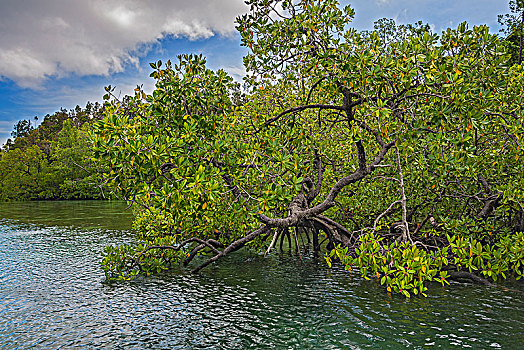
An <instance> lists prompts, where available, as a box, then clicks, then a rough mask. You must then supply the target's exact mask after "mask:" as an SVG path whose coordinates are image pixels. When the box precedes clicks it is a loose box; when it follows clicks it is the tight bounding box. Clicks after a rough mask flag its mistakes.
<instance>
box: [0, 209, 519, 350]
mask: <svg viewBox="0 0 524 350" xmlns="http://www.w3.org/2000/svg"><path fill="white" fill-rule="evenodd" d="M45 203H49V206H48V204H45ZM45 203H39V204H33V203H27V204H28V206H25V207H24V206H19V207H17V208H18V209H16V210H14V211H9V210H8V209H6V208H1V209H0V215H1V216H3V217H4V220H3V221H2V222H0V349H15V348H21V349H26V348H37V349H58V348H67V349H69V348H82V349H84V348H114V349H217V348H218V349H242V348H253V347H254V348H275V349H282V348H293V349H358V348H406V347H409V348H431V347H441V348H462V347H472V348H475V349H478V348H508V349H514V348H520V347H521V345H522V344H521V343H522V331H523V329H524V297H523V295H522V294H521V293H515V292H512V291H507V290H504V289H503V288H499V287H488V288H486V287H476V286H472V285H466V284H453V285H452V286H449V287H446V288H442V287H439V286H438V285H435V286H432V287H431V289H430V291H429V293H428V297H427V298H412V299H405V298H403V297H400V296H391V295H388V294H387V293H385V292H384V290H383V288H381V287H379V286H378V285H377V283H376V281H374V280H370V281H366V280H363V279H362V278H360V277H359V276H358V275H357V274H355V273H352V274H348V273H347V272H345V271H344V270H343V269H341V268H333V269H328V268H326V266H325V264H324V263H323V262H322V261H319V260H315V259H313V258H311V257H306V258H305V260H304V262H303V263H302V262H301V261H300V259H298V258H297V257H295V256H292V255H289V254H278V253H276V254H272V255H271V256H269V257H267V258H263V257H262V256H259V255H255V254H250V253H247V252H238V253H236V254H233V255H231V256H229V257H227V258H225V259H224V260H223V261H221V263H220V264H217V265H214V266H211V267H210V268H209V269H207V270H204V271H203V272H202V273H201V274H199V275H191V274H188V273H187V271H184V270H183V269H175V270H174V271H172V272H169V273H166V274H163V275H160V276H155V277H148V278H141V279H139V280H136V281H133V282H130V283H106V282H104V277H103V273H102V271H101V270H100V268H99V265H98V262H99V259H100V252H101V251H102V249H103V247H104V246H105V245H107V244H117V243H122V242H125V241H129V240H130V239H131V237H132V236H131V235H130V234H129V232H128V231H127V229H128V228H129V222H130V220H129V222H126V223H125V225H123V226H120V230H118V228H119V227H118V222H117V218H120V219H122V222H123V221H125V220H124V217H125V215H129V214H128V212H124V213H125V214H122V212H123V209H124V208H125V205H124V204H123V203H118V202H116V203H112V204H111V205H109V204H108V203H101V202H85V207H82V205H81V204H80V203H81V202H62V203H60V204H57V203H56V202H45ZM68 203H69V204H68ZM17 204H18V203H17ZM24 204H25V203H24ZM29 204H31V205H33V206H31V205H29ZM68 205H70V207H68ZM98 205H99V206H98ZM23 208H25V209H23ZM36 208H38V210H37V209H36ZM7 211H9V213H7ZM6 213H7V214H6ZM119 213H120V214H119ZM46 215H47V217H46ZM105 215H108V216H109V218H108V217H104V216H105ZM17 218H18V219H20V221H21V222H24V224H22V225H21V224H20V221H16V220H15V219H17ZM82 218H83V219H82ZM128 218H129V219H130V217H128ZM74 220H76V222H75V221H74ZM126 220H127V219H126ZM126 225H127V226H126ZM519 286H520V288H522V285H521V284H519V285H517V287H519Z"/></svg>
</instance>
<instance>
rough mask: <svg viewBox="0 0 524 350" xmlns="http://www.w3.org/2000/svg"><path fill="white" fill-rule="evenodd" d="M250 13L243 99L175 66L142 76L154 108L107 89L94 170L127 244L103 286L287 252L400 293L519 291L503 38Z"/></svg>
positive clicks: (276, 7) (267, 7)
mask: <svg viewBox="0 0 524 350" xmlns="http://www.w3.org/2000/svg"><path fill="white" fill-rule="evenodd" d="M248 3H249V5H250V7H251V9H250V12H249V13H248V14H246V15H244V16H241V17H240V18H238V30H239V32H240V34H241V37H242V44H243V45H244V46H246V47H247V48H248V49H249V50H250V51H249V54H248V55H247V56H246V57H245V58H244V62H245V68H246V70H247V77H246V79H245V85H244V86H242V87H240V86H239V84H238V83H235V82H234V81H233V80H232V78H231V77H229V76H228V75H227V74H226V73H225V72H224V71H221V70H219V71H212V70H210V69H208V68H206V65H205V59H204V58H203V57H201V56H195V55H186V56H181V57H179V58H178V60H177V61H176V62H167V64H165V65H163V64H162V62H157V63H154V64H151V66H152V68H153V73H152V74H151V76H152V77H153V78H154V79H156V88H155V90H154V91H153V93H152V94H151V95H147V94H145V93H144V92H143V91H142V90H141V89H140V88H139V87H138V88H137V89H136V93H135V95H134V96H127V97H125V98H124V99H117V98H116V97H115V96H114V95H113V94H112V90H111V88H110V87H109V88H108V89H107V90H108V94H107V95H106V96H105V98H106V99H107V102H106V106H105V111H104V117H103V119H102V120H100V121H98V122H96V123H95V127H94V131H93V133H92V141H93V143H94V146H95V157H96V158H98V159H100V160H102V161H104V162H106V163H107V165H108V167H109V169H110V171H109V172H108V173H107V174H106V177H105V185H106V186H109V188H111V189H112V190H113V191H115V193H118V194H119V195H120V196H122V198H124V199H126V200H127V201H129V202H130V204H132V205H133V207H134V210H135V212H136V218H135V222H134V227H135V229H136V230H137V232H138V234H139V242H138V243H137V244H134V245H128V246H110V247H108V248H107V249H106V252H105V253H104V258H103V266H104V269H105V271H106V275H107V277H108V278H111V279H113V278H116V279H118V278H119V279H129V278H133V277H135V276H136V275H137V274H139V273H145V274H149V273H152V272H160V271H161V270H163V269H166V268H168V267H169V266H171V265H172V264H175V263H178V262H183V263H184V265H187V264H189V263H191V262H192V261H193V259H194V257H195V256H197V255H203V257H204V259H203V260H202V259H199V260H198V263H196V264H195V265H194V267H193V271H195V272H197V271H199V270H200V269H202V268H203V267H205V266H207V265H208V264H210V263H212V262H214V261H217V260H218V259H219V258H221V257H223V256H225V255H227V254H229V253H231V252H233V251H235V250H238V249H239V248H241V247H244V246H247V247H249V248H252V249H254V250H258V251H265V252H266V253H270V251H271V250H272V249H276V248H277V246H278V247H279V248H280V249H283V243H285V242H286V241H287V242H289V246H288V247H289V248H288V249H291V247H294V248H293V249H296V250H297V252H298V254H302V253H301V251H302V249H301V248H302V247H306V246H310V247H312V250H313V251H314V252H315V253H316V252H318V251H321V250H322V251H323V250H325V251H327V255H326V260H327V263H328V264H331V263H332V261H333V259H335V258H337V259H338V260H340V261H341V262H342V263H344V264H345V265H346V267H347V269H350V268H351V266H356V267H359V268H360V271H361V272H362V274H363V275H364V276H374V277H376V278H379V279H380V281H381V283H382V284H384V285H385V286H386V288H387V289H388V291H391V290H394V291H395V292H398V293H403V294H405V295H406V296H409V295H410V294H411V293H415V294H418V293H424V292H425V291H426V290H427V283H426V282H427V281H432V280H438V281H439V282H441V283H446V282H447V280H448V279H449V278H465V279H470V280H474V281H478V282H483V283H487V280H486V279H493V280H496V279H497V278H499V277H507V275H508V274H509V275H515V276H518V277H520V276H521V275H522V273H523V263H524V233H523V231H524V208H523V206H522V205H523V204H522V203H523V200H524V195H523V190H522V189H523V188H524V166H523V163H522V159H520V158H522V157H523V156H524V154H523V148H522V145H523V143H524V128H523V125H522V123H523V120H524V118H523V111H522V100H523V97H524V92H523V91H524V68H523V67H522V66H520V65H514V66H510V64H509V58H510V55H509V54H507V53H506V51H505V50H506V49H505V45H503V43H502V42H501V41H500V38H499V37H498V36H496V35H493V34H491V33H490V32H489V30H488V28H487V27H485V26H478V27H474V28H469V27H468V25H467V24H466V23H462V24H460V25H459V26H458V27H457V28H455V29H448V30H446V31H444V32H443V33H442V34H441V35H437V34H435V33H433V32H431V30H430V29H429V26H425V25H422V24H420V23H418V24H416V25H408V26H397V25H396V24H395V23H394V22H393V21H380V22H378V23H377V25H376V28H375V30H373V31H369V32H358V31H356V30H354V29H352V28H351V20H352V18H353V16H354V12H353V10H352V9H351V8H350V7H349V6H346V7H343V8H342V7H340V5H339V4H338V2H337V1H335V0H323V1H321V0H315V1H314V0H301V1H286V0H284V1H282V0H251V1H248ZM519 159H520V160H519Z"/></svg>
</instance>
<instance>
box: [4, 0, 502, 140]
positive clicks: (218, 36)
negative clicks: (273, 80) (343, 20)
mask: <svg viewBox="0 0 524 350" xmlns="http://www.w3.org/2000/svg"><path fill="white" fill-rule="evenodd" d="M342 3H343V4H351V6H352V7H353V8H354V9H355V11H356V16H355V20H354V22H353V26H354V27H355V28H357V29H360V30H362V29H370V28H372V26H373V22H374V21H375V20H377V19H379V18H384V17H385V18H393V19H395V20H396V21H397V22H398V23H413V22H416V21H418V20H422V21H423V22H425V23H429V24H430V25H431V26H432V27H433V28H434V30H435V31H436V32H441V31H442V30H444V29H445V28H448V27H456V26H457V24H458V23H460V22H462V21H467V22H468V23H470V24H472V25H474V24H487V25H488V26H489V27H490V28H491V31H492V32H498V30H499V26H498V24H497V15H498V14H502V13H506V12H508V11H509V10H508V1H506V0H454V1H453V0H354V1H342ZM244 11H246V7H245V5H244V4H243V1H242V0H154V1H147V2H146V1H142V0H91V1H85V0H45V1H44V0H26V1H14V0H0V91H1V93H0V144H3V143H5V141H6V139H7V138H8V137H9V134H10V132H11V130H12V127H13V125H14V124H15V123H16V121H17V120H20V119H28V118H31V119H32V118H33V117H34V116H38V117H39V118H40V119H42V118H41V117H43V116H44V115H45V114H47V113H53V112H55V111H57V110H59V109H60V108H61V107H64V108H66V109H69V108H74V107H75V106H76V105H80V106H85V104H86V102H87V101H91V102H95V101H100V100H101V96H102V95H103V94H104V89H103V88H104V86H106V85H109V84H111V85H113V86H117V91H121V92H122V93H123V94H126V93H131V92H132V90H133V88H134V87H136V85H139V84H143V85H144V87H145V89H146V90H151V88H152V86H153V82H152V80H151V79H150V78H149V73H150V68H149V62H152V61H156V60H158V59H161V60H164V61H165V60H167V59H169V58H171V59H174V58H175V57H176V56H177V55H179V54H182V53H202V54H204V55H205V56H206V57H207V60H208V64H209V66H210V67H211V68H213V69H218V68H223V69H225V70H226V71H228V72H229V73H230V74H232V75H233V76H234V77H236V78H237V79H240V78H241V76H242V72H243V69H242V56H243V55H244V54H245V52H246V51H245V49H244V48H242V47H240V44H239V37H238V34H237V33H236V31H235V29H234V27H235V23H234V19H235V18H236V16H238V15H239V14H241V13H243V12H244Z"/></svg>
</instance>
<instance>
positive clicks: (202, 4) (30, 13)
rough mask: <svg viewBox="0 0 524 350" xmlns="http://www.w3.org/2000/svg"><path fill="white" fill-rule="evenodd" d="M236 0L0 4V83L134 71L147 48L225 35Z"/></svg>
mask: <svg viewBox="0 0 524 350" xmlns="http://www.w3.org/2000/svg"><path fill="white" fill-rule="evenodd" d="M245 11H246V6H245V5H244V3H243V1H242V0H158V1H142V0H90V1H87V0H46V1H41V0H29V1H12V0H0V33H2V35H1V36H0V77H3V78H8V79H11V80H13V81H15V82H16V83H17V84H18V85H20V86H22V87H32V88H34V87H38V86H39V85H40V84H41V83H42V82H43V81H44V80H45V79H46V78H47V77H58V78H60V77H63V76H67V75H68V74H71V73H75V74H78V75H109V74H111V73H115V72H121V71H123V70H124V68H125V66H126V65H127V64H134V65H138V62H139V58H140V57H141V56H143V55H145V53H146V51H147V50H148V48H149V47H150V45H149V44H151V43H154V42H155V41H157V40H159V39H162V38H164V37H166V36H173V37H186V38H188V39H190V40H195V39H200V38H209V37H211V36H213V35H215V34H219V35H226V36H227V35H232V34H233V33H234V32H235V29H234V26H235V23H234V21H235V18H236V16H238V15H239V14H241V13H243V12H245Z"/></svg>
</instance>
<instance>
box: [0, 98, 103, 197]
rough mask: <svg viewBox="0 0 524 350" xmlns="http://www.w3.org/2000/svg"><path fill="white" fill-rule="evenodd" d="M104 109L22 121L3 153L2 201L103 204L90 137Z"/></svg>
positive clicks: (0, 158) (0, 172)
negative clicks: (81, 201) (93, 200)
mask: <svg viewBox="0 0 524 350" xmlns="http://www.w3.org/2000/svg"><path fill="white" fill-rule="evenodd" d="M101 109H102V106H101V105H100V104H99V103H94V104H93V103H87V105H86V106H85V107H84V108H82V107H80V106H76V108H74V109H71V110H69V111H68V110H66V109H61V110H60V111H57V112H55V113H53V114H47V115H46V116H44V117H43V120H42V122H41V123H40V124H39V125H38V126H37V127H35V125H36V124H37V122H38V117H35V118H34V120H30V119H26V120H20V121H19V122H18V123H17V124H16V125H15V126H14V129H13V131H12V132H11V136H12V139H8V140H7V142H6V144H5V145H3V147H2V152H1V156H0V200H3V201H13V200H58V199H100V198H101V196H102V195H101V191H100V188H99V187H98V184H99V181H98V177H99V175H98V174H99V173H100V172H99V169H98V165H97V162H95V161H94V160H93V159H92V155H93V153H92V150H91V146H90V144H89V140H88V135H87V134H88V131H89V129H90V128H91V126H92V123H93V121H94V120H96V119H98V118H100V111H101Z"/></svg>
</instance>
